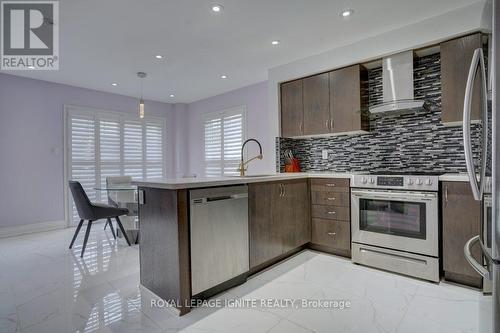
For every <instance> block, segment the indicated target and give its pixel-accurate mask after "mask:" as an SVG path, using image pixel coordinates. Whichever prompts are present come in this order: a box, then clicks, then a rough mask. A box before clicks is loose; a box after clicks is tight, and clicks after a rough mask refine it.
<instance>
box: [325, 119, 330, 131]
mask: <svg viewBox="0 0 500 333" xmlns="http://www.w3.org/2000/svg"><path fill="white" fill-rule="evenodd" d="M329 124H330V122H329V121H328V119H327V120H326V121H325V127H326V128H327V129H330V125H329Z"/></svg>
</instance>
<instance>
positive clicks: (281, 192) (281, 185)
mask: <svg viewBox="0 0 500 333" xmlns="http://www.w3.org/2000/svg"><path fill="white" fill-rule="evenodd" d="M279 185H280V197H282V196H283V184H279Z"/></svg>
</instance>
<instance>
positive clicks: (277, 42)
mask: <svg viewBox="0 0 500 333" xmlns="http://www.w3.org/2000/svg"><path fill="white" fill-rule="evenodd" d="M279 43H280V41H279V40H273V41H272V42H271V44H273V45H278V44H279Z"/></svg>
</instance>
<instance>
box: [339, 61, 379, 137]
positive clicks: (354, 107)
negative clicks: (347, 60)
mask: <svg viewBox="0 0 500 333" xmlns="http://www.w3.org/2000/svg"><path fill="white" fill-rule="evenodd" d="M367 86H368V71H367V70H366V68H364V67H363V66H361V65H354V66H350V67H345V68H341V69H338V70H335V71H332V72H330V117H331V123H330V126H331V128H332V132H333V133H347V132H359V131H368V129H369V126H370V124H369V119H368V114H367V113H366V112H364V108H365V107H366V106H367V101H365V99H366V98H367V97H368V94H367V93H366V94H363V92H364V90H365V89H367Z"/></svg>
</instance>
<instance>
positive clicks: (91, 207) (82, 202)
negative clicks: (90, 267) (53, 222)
mask: <svg viewBox="0 0 500 333" xmlns="http://www.w3.org/2000/svg"><path fill="white" fill-rule="evenodd" d="M69 188H70V190H71V194H72V195H73V201H74V202H75V206H76V210H77V211H78V216H79V217H80V223H78V226H77V227H76V231H75V234H74V235H73V239H72V240H71V244H69V248H70V249H71V248H72V247H73V244H74V243H75V240H76V237H77V236H78V233H79V232H80V229H81V227H82V225H83V222H84V221H85V220H87V221H88V223H87V231H86V232H85V238H84V239H83V247H82V253H81V254H80V257H83V253H84V252H85V247H86V246H87V241H88V239H89V234H90V228H91V227H92V222H94V221H97V220H100V219H107V223H109V224H111V218H114V219H115V220H116V223H117V224H118V227H120V230H121V232H122V234H123V236H124V238H125V240H126V241H127V244H128V245H129V246H130V241H129V240H128V237H127V233H126V232H125V229H124V228H123V225H122V222H121V221H120V218H119V216H122V215H126V214H128V209H127V208H120V207H113V206H109V205H105V204H101V203H93V202H90V200H89V197H88V196H87V193H85V190H84V189H83V187H82V185H81V184H80V183H79V182H77V181H73V180H70V181H69Z"/></svg>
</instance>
